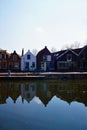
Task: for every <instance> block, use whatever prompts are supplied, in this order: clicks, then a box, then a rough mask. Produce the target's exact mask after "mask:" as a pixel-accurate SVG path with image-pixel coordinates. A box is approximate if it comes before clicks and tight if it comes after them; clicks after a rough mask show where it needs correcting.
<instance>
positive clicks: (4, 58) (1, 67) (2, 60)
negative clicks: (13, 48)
mask: <svg viewBox="0 0 87 130" xmlns="http://www.w3.org/2000/svg"><path fill="white" fill-rule="evenodd" d="M9 57H10V53H8V52H7V51H6V50H0V71H1V72H3V71H4V72H5V71H7V70H8V60H9Z"/></svg>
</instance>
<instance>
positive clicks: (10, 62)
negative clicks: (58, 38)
mask: <svg viewBox="0 0 87 130" xmlns="http://www.w3.org/2000/svg"><path fill="white" fill-rule="evenodd" d="M9 69H10V70H11V71H27V72H29V71H61V72H64V71H65V72H67V71H87V46H84V47H82V48H77V49H66V50H61V51H57V52H54V53H51V52H50V51H49V49H48V48H47V47H46V46H45V48H43V49H42V50H40V51H39V52H38V54H37V55H36V56H35V55H34V54H33V53H32V52H30V50H28V51H27V52H26V53H25V54H24V49H23V50H22V54H21V55H19V54H17V52H16V51H14V52H13V53H8V52H7V51H6V50H0V71H7V70H9Z"/></svg>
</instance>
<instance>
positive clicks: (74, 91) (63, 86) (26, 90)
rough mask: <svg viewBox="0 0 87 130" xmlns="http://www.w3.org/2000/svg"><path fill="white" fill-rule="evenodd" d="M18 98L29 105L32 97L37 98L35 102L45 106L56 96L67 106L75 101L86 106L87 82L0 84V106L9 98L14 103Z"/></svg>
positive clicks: (62, 81) (60, 81) (61, 81)
mask: <svg viewBox="0 0 87 130" xmlns="http://www.w3.org/2000/svg"><path fill="white" fill-rule="evenodd" d="M20 96H21V102H22V103H24V101H26V102H28V103H29V102H30V101H32V99H33V98H34V97H38V98H39V100H38V101H37V102H39V103H40V102H42V103H43V104H44V106H47V105H48V104H49V101H51V99H52V98H53V97H54V96H56V97H58V98H60V99H61V100H63V101H66V102H67V103H69V104H70V103H71V102H72V101H77V102H81V103H83V104H84V105H85V106H87V81H86V80H82V81H81V80H58V81H43V82H42V81H41V82H40V81H39V82H0V104H6V103H7V102H6V101H7V99H8V98H9V97H10V98H11V99H12V100H13V102H14V103H16V102H17V99H18V97H20Z"/></svg>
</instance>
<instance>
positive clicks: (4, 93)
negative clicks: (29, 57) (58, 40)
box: [0, 80, 87, 130]
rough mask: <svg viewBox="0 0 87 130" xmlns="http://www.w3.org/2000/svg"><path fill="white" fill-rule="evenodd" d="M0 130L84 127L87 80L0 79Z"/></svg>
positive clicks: (86, 126) (86, 121)
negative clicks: (3, 80) (1, 80)
mask: <svg viewBox="0 0 87 130" xmlns="http://www.w3.org/2000/svg"><path fill="white" fill-rule="evenodd" d="M0 130H87V81H86V80H57V81H56V80H54V81H53V80H52V81H51V80H49V81H19V82H18V81H12V82H11V81H6V82H0Z"/></svg>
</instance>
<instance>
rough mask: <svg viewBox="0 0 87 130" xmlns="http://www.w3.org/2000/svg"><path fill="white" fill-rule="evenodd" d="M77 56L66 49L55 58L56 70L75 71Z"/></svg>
mask: <svg viewBox="0 0 87 130" xmlns="http://www.w3.org/2000/svg"><path fill="white" fill-rule="evenodd" d="M77 65H78V56H77V55H75V54H74V53H72V51H67V53H65V54H63V55H61V56H60V57H59V58H58V60H57V71H75V70H77V67H78V66H77Z"/></svg>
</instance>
